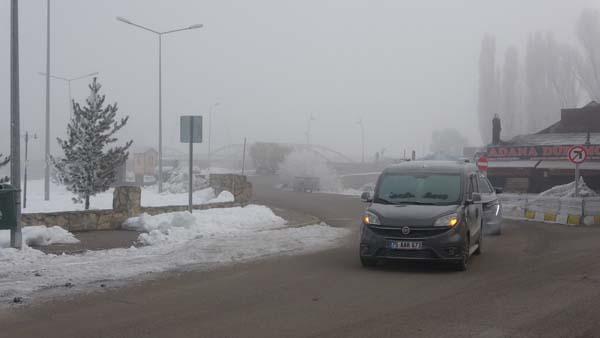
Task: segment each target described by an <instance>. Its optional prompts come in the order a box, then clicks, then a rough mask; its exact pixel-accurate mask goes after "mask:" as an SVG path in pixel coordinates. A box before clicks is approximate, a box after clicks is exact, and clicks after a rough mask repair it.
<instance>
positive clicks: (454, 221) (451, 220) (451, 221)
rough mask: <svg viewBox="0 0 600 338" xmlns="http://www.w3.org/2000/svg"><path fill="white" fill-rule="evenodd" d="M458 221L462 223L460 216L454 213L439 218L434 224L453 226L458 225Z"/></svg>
mask: <svg viewBox="0 0 600 338" xmlns="http://www.w3.org/2000/svg"><path fill="white" fill-rule="evenodd" d="M458 223H460V217H459V216H458V214H457V213H454V214H450V215H446V216H443V217H440V218H438V219H437V220H436V221H435V223H434V224H433V226H436V227H451V228H453V227H455V226H456V225H458Z"/></svg>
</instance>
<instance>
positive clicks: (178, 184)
mask: <svg viewBox="0 0 600 338" xmlns="http://www.w3.org/2000/svg"><path fill="white" fill-rule="evenodd" d="M196 172H197V169H196V170H194V173H196ZM189 177H190V175H189V169H188V168H183V167H177V168H175V169H173V171H171V172H170V177H169V179H168V180H167V181H166V182H164V183H163V188H164V190H165V191H167V192H169V193H172V194H178V193H185V192H187V191H188V187H189V184H190V183H189ZM207 187H208V181H207V180H206V179H205V178H204V177H202V176H201V175H198V174H194V180H193V183H192V191H197V190H202V189H206V188H207Z"/></svg>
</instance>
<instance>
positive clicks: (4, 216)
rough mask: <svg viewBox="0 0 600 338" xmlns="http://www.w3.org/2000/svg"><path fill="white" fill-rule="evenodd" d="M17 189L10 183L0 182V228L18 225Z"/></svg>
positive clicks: (6, 228)
mask: <svg viewBox="0 0 600 338" xmlns="http://www.w3.org/2000/svg"><path fill="white" fill-rule="evenodd" d="M16 209H17V189H15V188H14V187H13V186H12V185H10V184H0V230H14V229H15V228H16V227H17V210H16Z"/></svg>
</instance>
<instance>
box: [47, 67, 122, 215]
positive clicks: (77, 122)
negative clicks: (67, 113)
mask: <svg viewBox="0 0 600 338" xmlns="http://www.w3.org/2000/svg"><path fill="white" fill-rule="evenodd" d="M101 87H102V86H101V85H100V83H98V82H97V81H96V78H94V80H93V82H92V83H91V84H90V85H89V88H90V96H89V97H88V98H87V100H86V106H85V107H81V106H80V105H79V104H78V103H75V102H74V101H73V102H72V104H73V111H74V114H73V118H72V119H71V121H70V122H69V125H68V126H67V134H68V135H67V137H68V139H67V140H62V139H60V138H57V140H58V143H59V145H60V147H61V148H62V150H63V152H64V157H63V158H60V159H57V158H52V163H53V164H54V166H55V167H56V169H57V172H58V177H59V179H60V181H61V182H62V183H64V184H65V185H66V186H67V189H68V190H69V191H71V192H73V193H74V194H75V195H76V197H75V198H73V202H75V203H82V202H84V203H85V209H86V210H88V209H89V207H90V196H94V195H96V194H97V193H99V192H104V191H106V190H108V189H109V188H110V186H111V185H112V184H113V183H114V182H115V181H116V178H117V169H118V168H119V166H121V165H122V164H124V163H125V161H126V160H127V158H128V156H129V152H128V149H129V147H130V146H131V144H132V143H133V141H128V142H127V143H126V144H125V145H124V146H113V147H110V148H109V146H110V145H111V144H113V143H115V142H117V138H116V137H115V133H116V132H118V131H119V130H120V129H121V128H123V127H124V126H125V125H126V124H127V121H128V119H129V117H128V116H127V117H125V118H122V119H121V120H117V119H116V114H117V110H118V108H117V104H116V103H115V104H113V105H107V106H106V107H104V100H105V95H101V94H100V88H101Z"/></svg>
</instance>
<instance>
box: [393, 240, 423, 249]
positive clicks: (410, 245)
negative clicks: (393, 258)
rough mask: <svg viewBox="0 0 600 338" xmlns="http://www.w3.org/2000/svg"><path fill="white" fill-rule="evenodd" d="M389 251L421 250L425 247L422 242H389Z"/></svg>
mask: <svg viewBox="0 0 600 338" xmlns="http://www.w3.org/2000/svg"><path fill="white" fill-rule="evenodd" d="M387 245H388V249H396V250H420V249H421V248H422V246H423V243H421V242H408V241H387Z"/></svg>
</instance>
